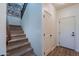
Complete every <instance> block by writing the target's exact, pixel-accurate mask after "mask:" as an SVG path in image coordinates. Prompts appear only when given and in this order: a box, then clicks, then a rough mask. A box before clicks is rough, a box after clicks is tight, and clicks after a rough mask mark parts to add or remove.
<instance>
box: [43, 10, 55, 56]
mask: <svg viewBox="0 0 79 59" xmlns="http://www.w3.org/2000/svg"><path fill="white" fill-rule="evenodd" d="M52 23H53V22H52V16H51V14H50V13H48V12H47V11H44V15H43V34H44V54H45V55H47V54H48V53H49V52H51V50H52V48H53V46H54V44H55V41H54V37H53V26H52Z"/></svg>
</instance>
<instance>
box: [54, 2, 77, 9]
mask: <svg viewBox="0 0 79 59" xmlns="http://www.w3.org/2000/svg"><path fill="white" fill-rule="evenodd" d="M75 4H78V3H53V5H54V6H55V8H56V9H57V10H59V9H62V8H64V7H68V6H71V5H75Z"/></svg>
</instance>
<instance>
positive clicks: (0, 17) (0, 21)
mask: <svg viewBox="0 0 79 59" xmlns="http://www.w3.org/2000/svg"><path fill="white" fill-rule="evenodd" d="M2 54H4V55H6V4H4V3H0V55H2Z"/></svg>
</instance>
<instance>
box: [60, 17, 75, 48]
mask: <svg viewBox="0 0 79 59" xmlns="http://www.w3.org/2000/svg"><path fill="white" fill-rule="evenodd" d="M59 35H60V45H61V46H63V47H67V48H70V49H74V48H75V19H74V17H66V18H62V19H60V34H59Z"/></svg>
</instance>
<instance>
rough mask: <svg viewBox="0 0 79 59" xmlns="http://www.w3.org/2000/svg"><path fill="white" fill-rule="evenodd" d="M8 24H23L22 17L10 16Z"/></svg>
mask: <svg viewBox="0 0 79 59" xmlns="http://www.w3.org/2000/svg"><path fill="white" fill-rule="evenodd" d="M8 24H10V25H21V18H18V17H14V16H8Z"/></svg>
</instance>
